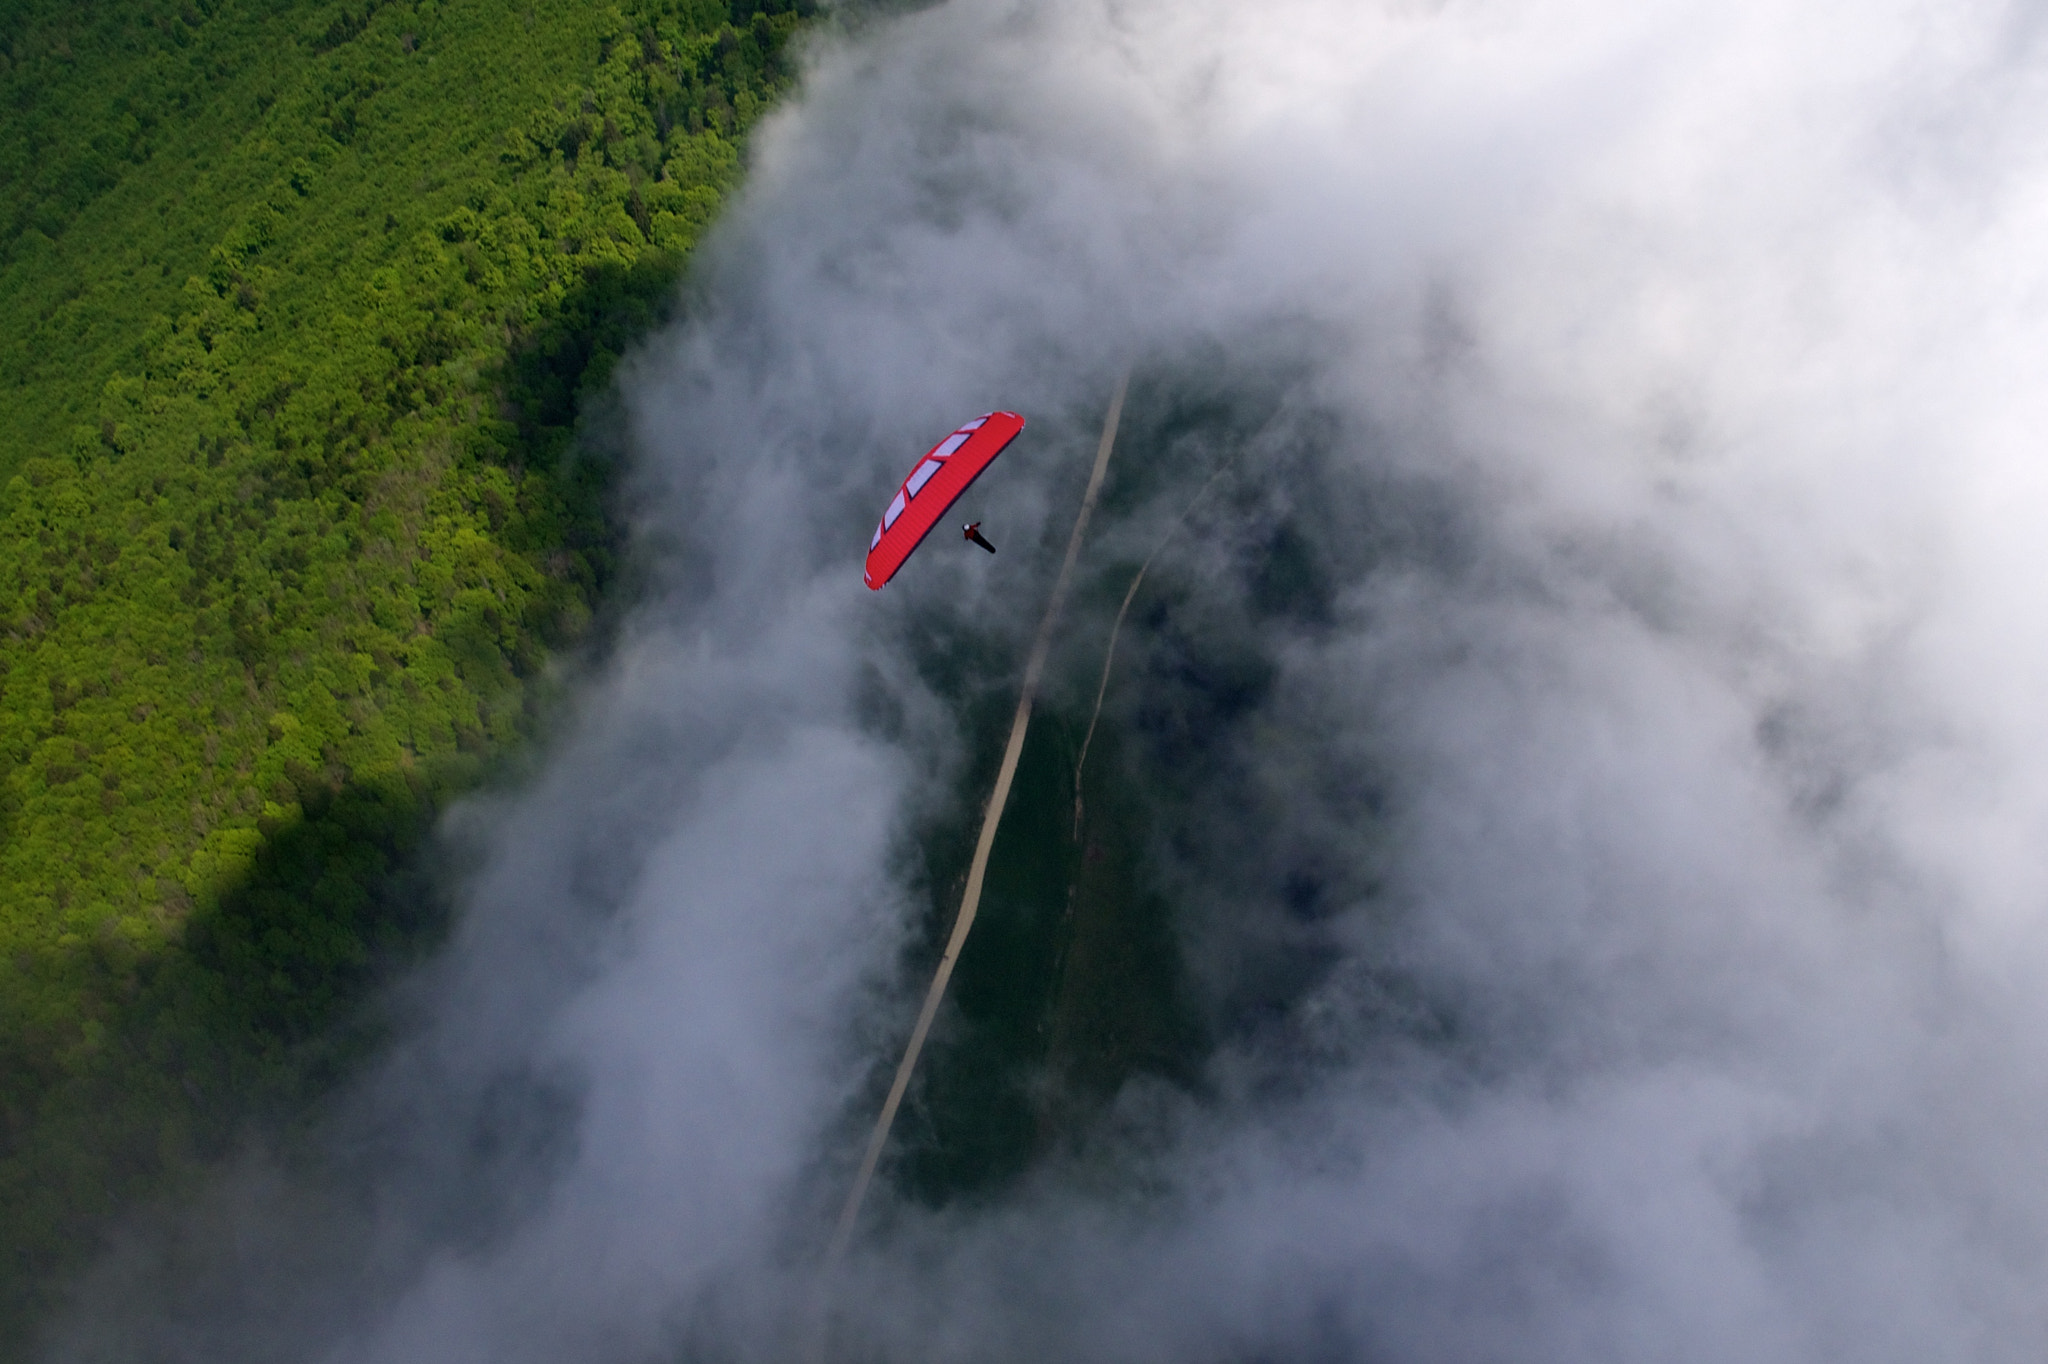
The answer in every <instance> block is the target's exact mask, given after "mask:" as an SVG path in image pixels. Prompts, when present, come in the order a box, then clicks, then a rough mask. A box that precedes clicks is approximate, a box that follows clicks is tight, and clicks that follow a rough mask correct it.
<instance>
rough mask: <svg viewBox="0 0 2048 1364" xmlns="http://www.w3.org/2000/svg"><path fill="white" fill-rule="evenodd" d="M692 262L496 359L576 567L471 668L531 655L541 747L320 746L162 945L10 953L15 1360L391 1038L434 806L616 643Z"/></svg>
mask: <svg viewBox="0 0 2048 1364" xmlns="http://www.w3.org/2000/svg"><path fill="white" fill-rule="evenodd" d="M680 268H681V261H680V259H678V258H675V257H670V258H666V259H657V260H653V261H646V262H642V263H640V264H638V265H634V266H630V267H627V266H620V265H615V264H605V265H600V266H594V267H592V268H591V269H589V270H588V271H586V273H585V275H584V277H583V280H582V282H581V284H580V285H579V287H577V288H576V289H574V290H572V291H570V292H569V293H568V294H567V295H566V296H565V297H564V298H563V299H562V300H561V302H560V303H559V305H558V306H557V307H556V308H555V309H554V310H553V311H552V312H551V313H550V314H549V315H548V316H547V317H545V318H544V319H542V320H541V321H540V322H539V323H537V324H536V325H535V326H533V327H531V328H530V329H528V331H527V332H526V333H525V334H523V335H521V336H518V337H516V338H515V339H514V344H513V346H512V348H511V351H510V354H509V355H508V357H507V359H506V360H505V362H504V363H503V365H502V366H501V368H500V369H499V370H498V371H497V372H496V373H495V374H493V375H491V376H490V380H489V381H490V382H491V383H492V384H493V385H494V386H495V388H496V389H497V392H498V394H499V398H500V407H499V411H500V414H501V417H502V420H501V421H499V422H496V423H486V427H487V428H494V429H486V430H485V431H483V432H482V433H480V438H479V439H477V440H475V441H474V442H472V444H471V447H470V448H471V451H472V452H473V453H474V455H475V456H476V457H477V458H481V459H487V460H491V461H493V462H500V463H503V464H504V465H506V466H507V467H508V468H509V469H510V470H511V471H512V472H513V473H514V475H515V478H514V482H515V484H517V485H519V486H522V487H524V488H526V489H528V490H529V492H530V494H531V495H529V496H523V497H522V503H523V504H524V505H522V506H521V507H520V508H518V509H517V514H516V515H513V516H508V517H506V518H504V519H503V520H502V521H500V522H499V524H498V527H497V528H498V531H499V533H500V534H501V535H502V536H503V537H504V538H505V540H506V542H507V544H508V547H509V548H511V549H513V550H514V551H516V552H518V553H521V554H524V555H527V556H529V557H530V558H532V559H534V560H535V561H536V563H539V564H541V565H542V566H543V567H544V569H545V571H547V572H548V574H549V576H550V577H551V578H553V579H555V580H556V581H557V582H558V583H559V585H560V586H561V587H562V589H563V592H562V593H561V594H558V595H557V596H556V597H553V598H548V599H546V600H545V601H544V602H543V603H542V606H541V609H539V610H537V611H536V613H535V615H534V618H533V619H531V620H529V621H527V622H525V623H524V624H525V629H524V630H523V631H522V634H523V635H524V636H525V645H524V647H521V648H517V649H515V650H513V651H511V652H510V653H508V654H507V655H506V656H505V657H503V658H498V659H490V660H481V661H480V662H479V668H478V672H479V676H478V677H477V678H476V679H474V681H475V682H476V684H477V685H478V686H479V689H480V691H481V690H483V689H485V688H487V687H488V686H489V685H490V684H491V682H490V679H491V678H492V677H494V678H496V679H498V683H499V685H503V680H504V679H506V678H517V679H518V684H517V685H519V686H520V687H521V688H522V691H523V695H522V698H521V699H522V704H523V709H524V725H523V728H524V730H525V733H526V735H527V738H526V740H525V741H524V742H523V744H522V745H521V747H522V749H524V750H528V751H525V752H496V753H492V752H485V751H482V750H481V749H480V748H479V747H478V742H477V741H476V736H473V735H472V736H469V737H468V738H466V739H465V742H464V743H463V744H462V746H461V748H460V749H459V750H458V751H457V752H454V753H450V754H446V755H443V756H442V757H441V758H440V759H438V760H436V761H432V762H429V761H426V760H423V761H422V762H421V764H420V765H419V767H418V768H417V769H416V770H414V771H412V772H408V773H405V774H403V775H401V774H397V773H390V774H382V775H379V776H377V777H374V778H358V777H357V776H356V775H355V774H353V773H349V772H347V771H346V770H344V769H341V768H339V767H338V765H335V764H330V765H329V766H328V768H327V770H326V771H325V772H319V773H316V772H312V771H310V770H305V769H300V770H297V771H295V772H294V773H293V774H292V778H291V779H292V782H293V786H294V790H293V791H292V792H290V793H286V794H289V795H290V796H292V797H293V799H292V800H291V801H289V802H286V804H287V807H288V808H289V806H290V805H294V804H295V805H296V806H297V808H298V810H299V812H300V813H299V815H298V817H297V818H294V819H290V820H288V821H285V822H280V823H278V824H277V825H275V826H274V827H267V828H265V829H264V835H265V836H264V840H263V842H262V844H261V845H260V847H259V850H258V852H257V854H256V856H255V858H254V861H253V862H252V864H251V865H250V867H249V870H248V872H247V874H246V875H245V877H244V878H243V879H242V881H241V882H240V884H238V885H236V886H235V887H233V888H232V889H231V890H229V891H227V892H226V893H224V894H223V895H222V896H221V897H220V899H219V901H218V903H217V904H216V905H215V906H213V907H211V908H208V909H204V910H200V911H195V912H193V913H192V915H191V917H190V918H189V919H188V920H187V921H186V922H185V924H184V925H183V932H182V933H181V934H176V935H174V936H173V938H172V939H171V940H170V941H169V942H168V943H167V945H166V946H165V947H164V948H163V949H162V950H160V951H158V952H156V953H154V954H152V955H147V956H138V955H137V954H135V953H134V952H133V951H132V950H131V949H127V948H126V947H125V946H124V945H123V944H122V943H121V942H120V941H118V940H117V939H115V938H114V937H113V936H112V935H106V936H103V937H102V939H100V940H98V941H95V942H92V943H89V944H87V945H85V946H84V947H83V948H80V949H77V950H74V951H72V952H71V953H69V954H67V955H66V956H65V957H63V958H62V959H61V960H56V961H46V962H21V963H17V964H16V965H17V968H18V969H17V970H16V971H15V972H14V973H13V974H12V975H10V976H4V977H0V1364H14V1361H19V1360H27V1359H29V1358H32V1357H33V1354H32V1350H33V1345H34V1341H35V1340H36V1337H37V1328H38V1324H39V1323H40V1322H43V1321H45V1320H47V1319H48V1318H49V1316H50V1315H51V1313H52V1312H53V1311H54V1310H56V1309H58V1308H59V1307H60V1306H61V1304H62V1302H63V1300H64V1298H65V1294H66V1292H67V1285H68V1283H69V1282H70V1281H71V1280H72V1279H73V1277H74V1276H75V1275H76V1274H77V1273H78V1272H79V1271H80V1270H81V1269H82V1268H83V1267H84V1266H86V1265H87V1264H88V1263H90V1262H91V1261H92V1260H93V1259H94V1258H95V1257H96V1256H97V1255H98V1254H99V1253H100V1252H101V1250H102V1249H103V1248H104V1247H105V1245H106V1244H107V1241H108V1237H109V1235H110V1234H111V1233H112V1232H113V1230H114V1229H115V1228H116V1226H117V1225H118V1224H119V1223H120V1222H121V1221H122V1220H123V1219H124V1218H126V1217H129V1216H131V1215H133V1214H136V1213H138V1212H141V1211H143V1210H144V1209H146V1208H147V1207H149V1206H150V1205H152V1204H158V1205H160V1204H162V1203H163V1202H164V1200H171V1201H173V1202H175V1201H176V1200H178V1199H180V1198H181V1197H189V1196H190V1195H191V1194H193V1193H194V1192H195V1191H197V1190H198V1189H200V1188H201V1187H203V1185H204V1183H205V1181H206V1178H207V1174H208V1171H210V1170H212V1169H215V1168H217V1167H219V1165H220V1164H221V1162H222V1161H224V1160H225V1159H226V1158H227V1157H229V1156H230V1155H231V1154H233V1153H234V1152H236V1151H237V1150H240V1149H244V1148H247V1147H249V1146H251V1145H256V1146H266V1147H275V1146H277V1145H279V1144H289V1143H290V1142H291V1141H293V1140H294V1139H295V1134H298V1133H302V1132H303V1131H304V1130H305V1129H307V1128H308V1127H309V1125H310V1124H311V1123H312V1122H313V1121H314V1119H315V1117H316V1116H317V1114H318V1112H319V1110H320V1105H321V1101H322V1100H323V1099H324V1098H326V1097H327V1096H329V1095H331V1094H333V1093H335V1092H336V1090H337V1087H338V1086H340V1085H341V1084H342V1083H343V1082H344V1081H345V1080H347V1079H348V1078H349V1077H350V1076H351V1075H353V1074H356V1073H358V1072H360V1070H361V1069H362V1067H363V1066H364V1064H365V1063H366V1062H367V1061H368V1060H369V1059H370V1058H372V1057H374V1056H376V1055H377V1054H378V1053H379V1051H380V1048H381V1047H382V1045H383V1044H384V1043H385V1042H387V1041H388V1040H389V1037H390V1032H391V1025H390V1020H389V1019H388V1017H387V1016H386V1015H385V1014H384V1013H382V1012H381V1011H380V1010H379V1009H378V1008H377V1006H376V1001H377V1000H378V998H379V996H380V994H382V993H383V992H384V991H385V990H386V989H387V988H388V987H389V986H390V985H391V984H392V983H393V982H394V981H395V980H396V979H397V978H399V977H400V976H402V975H403V974H404V973H406V972H407V971H408V970H410V969H411V968H413V967H414V966H416V965H417V964H418V963H419V962H420V961H421V960H422V959H423V958H424V957H426V956H427V955H428V954H430V953H431V952H432V951H433V949H434V948H435V947H436V946H437V945H438V944H439V943H440V942H441V941H442V939H443V937H444V936H445V933H446V930H447V927H448V923H449V914H450V905H451V904H452V903H453V891H454V888H455V885H456V884H457V882H459V880H460V868H459V867H458V866H456V865H455V864H454V862H453V861H452V860H451V858H452V854H451V853H450V851H449V850H448V849H447V848H446V847H445V846H444V845H443V844H442V843H441V842H440V841H439V840H437V839H436V838H435V837H434V833H433V830H434V824H435V821H436V818H437V817H438V815H439V814H440V812H441V811H442V810H443V809H444V808H445V806H446V804H447V803H448V801H450V800H451V799H453V798H455V797H457V796H460V795H462V794H464V793H465V792H469V791H473V790H477V789H479V788H480V787H486V786H490V785H503V784H506V783H508V782H511V781H514V780H516V779H517V774H518V772H519V771H520V770H521V769H522V760H523V759H530V757H531V752H530V750H531V749H532V748H534V747H535V746H537V745H540V744H544V743H545V738H546V734H547V732H548V729H549V721H550V715H551V712H552V711H553V710H555V709H557V708H559V706H560V704H561V699H562V697H561V692H560V690H559V688H557V689H555V690H554V691H549V690H547V689H546V688H544V687H543V686H542V685H541V682H540V678H539V671H538V664H539V663H540V661H541V660H542V659H544V658H546V657H548V656H549V655H552V656H554V657H555V658H556V659H558V660H559V659H561V658H563V657H564V656H568V657H570V658H572V659H577V660H580V661H581V663H582V664H584V665H586V666H587V665H589V664H590V663H592V662H594V661H595V660H596V659H597V658H598V657H601V655H602V653H603V652H604V650H605V649H606V647H607V645H608V641H609V638H610V635H611V627H612V626H613V625H614V624H615V623H616V621H617V619H618V617H619V613H620V610H621V608H622V607H623V605H624V598H625V597H627V596H629V595H630V587H629V586H628V585H627V584H625V582H624V581H623V579H622V578H621V573H620V566H621V564H622V562H623V553H622V548H623V528H622V523H621V519H620V517H619V516H618V515H617V508H616V506H615V503H614V494H615V489H616V484H617V479H616V474H617V470H618V467H619V461H620V451H619V449H618V443H617V440H616V437H615V436H612V435H610V434H609V433H608V432H606V431H605V430H603V429H602V428H603V427H604V426H605V425H606V422H605V419H604V418H603V416H602V414H603V413H604V412H605V410H606V408H607V405H608V404H609V403H610V402H611V401H612V399H611V398H610V384H611V379H612V373H613V369H614V367H615V366H616V364H617V362H618V360H619V357H620V356H621V355H623V354H624V353H625V352H626V351H628V350H629V349H630V348H631V347H632V346H633V345H634V344H635V343H636V342H637V341H639V340H640V339H641V338H643V337H645V336H647V335H648V334H650V333H651V332H652V331H653V330H654V329H656V328H657V327H659V326H661V325H662V324H664V323H665V322H667V321H668V320H669V318H670V316H671V315H672V313H673V307H674V300H675V299H676V297H677V284H676V281H677V277H678V274H679V272H680ZM593 412H595V413H598V414H600V419H599V422H598V425H599V427H600V428H601V429H600V430H598V431H596V432H594V433H593V432H591V431H590V430H589V426H590V418H591V415H592V414H593ZM536 474H538V475H539V477H538V479H535V478H534V475H536ZM496 519H497V518H495V517H494V520H496ZM484 674H489V675H490V676H489V677H486V676H485V675H484ZM174 898H175V897H174ZM53 987H57V988H71V989H75V990H76V992H77V993H76V997H78V998H83V999H85V1000H87V1001H89V1003H88V1005H87V1006H86V1007H87V1011H88V1016H89V1022H88V1024H87V1029H88V1032H89V1033H90V1038H89V1040H88V1042H87V1043H86V1045H85V1046H84V1047H83V1048H78V1049H72V1050H71V1054H70V1055H69V1056H68V1057H67V1056H65V1055H64V1052H65V1050H66V1048H65V1047H64V1045H63V1044H62V1041H61V1040H60V1039H58V1038H57V1037H56V1036H55V1035H54V1034H52V1033H50V1031H49V1030H48V1029H43V1030H39V1029H38V1028H37V1027H36V1026H34V1021H33V1020H34V1019H35V1016H36V1013H35V1007H34V1003H33V1000H32V999H30V998H29V996H30V995H31V994H33V993H34V992H36V991H39V990H40V991H48V990H50V989H52V988H53ZM16 990H19V991H20V992H22V996H23V997H22V998H21V999H20V1000H10V999H8V998H6V997H5V993H12V992H14V991H16ZM18 1020H19V1021H20V1023H19V1026H17V1021H18Z"/></svg>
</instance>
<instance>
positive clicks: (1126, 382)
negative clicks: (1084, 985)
mask: <svg viewBox="0 0 2048 1364" xmlns="http://www.w3.org/2000/svg"><path fill="white" fill-rule="evenodd" d="M1130 383H1131V374H1130V371H1129V370H1128V369H1126V370H1125V371H1124V373H1123V377H1122V378H1120V379H1118V380H1117V384H1116V394H1115V396H1114V397H1112V398H1111V399H1110V400H1109V416H1108V418H1107V419H1105V420H1104V422H1103V424H1102V440H1101V442H1100V443H1099V444H1097V446H1096V447H1095V468H1094V470H1093V472H1091V473H1090V474H1089V476H1088V491H1087V493H1086V494H1085V495H1084V496H1083V497H1082V499H1081V513H1080V515H1078V516H1076V517H1075V518H1074V530H1073V534H1072V535H1070V536H1068V537H1067V557H1066V558H1065V560H1063V561H1062V562H1061V564H1060V575H1059V577H1058V578H1057V579H1055V580H1054V581H1053V585H1052V600H1051V601H1050V602H1048V603H1047V604H1046V608H1045V618H1044V619H1043V620H1041V621H1039V623H1038V636H1037V638H1036V639H1034V640H1033V641H1032V643H1031V655H1030V658H1029V660H1028V661H1027V662H1026V663H1025V665H1024V689H1023V692H1022V694H1020V695H1019V696H1018V698H1017V714H1016V717H1015V718H1014V719H1012V720H1011V721H1010V741H1009V743H1008V744H1007V745H1006V746H1005V747H1004V749H1003V765H1002V768H1001V770H1000V771H998V772H997V773H996V785H995V790H994V791H993V792H992V793H991V794H990V795H989V798H988V810H987V811H986V813H984V814H983V815H982V819H981V837H980V839H979V840H977V841H976V843H975V845H974V861H973V863H972V864H971V865H970V866H969V867H968V869H967V889H966V892H965V894H963V895H962V896H961V899H960V914H959V916H958V917H957V918H956V919H954V921H953V936H952V937H951V938H950V939H949V940H948V941H947V943H946V953H945V955H944V956H942V957H940V958H939V969H938V971H937V972H936V973H934V974H933V976H932V984H931V988H930V989H929V990H927V991H926V992H925V996H924V1007H923V1008H922V1009H921V1010H919V1011H918V1015H917V1026H916V1027H914V1028H912V1029H911V1031H910V1043H909V1045H908V1046H906V1047H905V1048H904V1049H903V1060H902V1061H901V1062H899V1063H898V1064H897V1066H896V1079H895V1081H894V1083H892V1084H891V1085H890V1086H889V1097H888V1098H887V1099H886V1100H884V1101H883V1103H882V1113H881V1116H880V1117H878V1118H877V1119H875V1130H874V1132H873V1133H872V1134H870V1135H869V1137H868V1149H867V1152H866V1154H864V1155H863V1156H862V1157H861V1162H860V1173H859V1174H858V1175H856V1176H855V1177H854V1181H853V1189H852V1191H851V1192H850V1193H848V1194H847V1196H846V1206H845V1207H844V1208H842V1209H840V1212H839V1225H838V1226H837V1227H836V1228H835V1229H834V1230H833V1233H832V1244H831V1247H830V1248H829V1249H828V1250H827V1251H826V1252H825V1265H824V1276H825V1281H826V1282H828V1283H829V1281H830V1280H831V1278H832V1276H833V1272H834V1271H835V1270H836V1269H837V1268H838V1266H839V1262H840V1260H841V1258H843V1257H844V1256H845V1254H846V1247H847V1244H848V1243H849V1242H850V1241H851V1240H852V1239H853V1228H854V1223H855V1222H856V1221H858V1220H859V1218H860V1205H861V1201H862V1200H863V1199H865V1198H866V1197H867V1192H868V1182H869V1181H870V1180H872V1179H873V1178H874V1175H875V1165H876V1163H877V1162H878V1161H880V1160H881V1158H882V1148H883V1147H885V1146H886V1145H888V1142H889V1128H890V1127H891V1126H892V1125H893V1124H894V1123H895V1121H896V1110H897V1108H899V1107H900V1106H901V1105H902V1103H903V1093H904V1091H905V1090H906V1089H908V1088H909V1087H910V1076H911V1072H913V1071H914V1070H916V1069H917V1058H918V1054H919V1053H920V1052H922V1051H923V1050H924V1043H925V1037H926V1036H927V1035H928V1034H929V1033H930V1032H931V1027H932V1019H933V1018H934V1017H935V1016H936V1015H937V1014H938V1012H939V1001H940V1000H941V999H943V998H944V997H945V994H946V982H947V981H949V980H951V979H952V978H953V966H954V963H956V962H957V961H959V959H960V949H961V948H962V947H963V946H965V945H966V942H967V934H968V931H969V930H970V929H972V928H973V927H974V916H975V913H976V911H978V910H979V909H980V908H981V883H982V879H983V877H984V876H985V875H986V874H987V872H988V855H989V850H990V849H991V848H993V847H994V846H995V841H996V826H997V825H999V824H1001V823H1002V820H1003V807H1004V806H1005V805H1006V804H1008V803H1009V799H1010V783H1011V782H1012V781H1013V780H1015V778H1016V776H1017V759H1018V757H1019V755H1021V754H1022V753H1023V751H1024V731H1025V730H1027V729H1028V728H1030V726H1031V706H1032V703H1033V702H1034V701H1035V700H1036V699H1037V696H1038V679H1039V676H1040V674H1042V673H1043V672H1044V671H1045V660H1046V655H1047V654H1048V653H1050V652H1051V650H1052V635H1053V630H1054V628H1055V627H1057V626H1058V624H1059V618H1060V610H1061V608H1062V607H1064V606H1065V605H1066V600H1067V581H1068V579H1069V578H1070V577H1072V575H1073V570H1074V560H1075V559H1076V558H1078V557H1079V556H1080V553H1081V539H1082V536H1083V535H1084V534H1085V533H1086V532H1087V529H1088V518H1089V517H1090V516H1091V515H1093V514H1094V511H1095V499H1096V497H1097V496H1098V495H1099V494H1100V493H1101V492H1102V477H1103V475H1104V474H1105V473H1107V472H1108V470H1109V452H1110V450H1111V449H1112V448H1114V447H1115V445H1116V428H1117V422H1118V421H1119V420H1120V419H1121V418H1122V417H1123V411H1124V393H1125V392H1126V390H1128V389H1129V387H1130ZM1132 586H1133V590H1135V588H1136V584H1133V585H1132ZM1129 604H1130V603H1129V599H1128V598H1126V599H1125V605H1126V606H1128V605H1129ZM1119 619H1121V616H1119ZM1099 700H1100V698H1098V704H1099Z"/></svg>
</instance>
